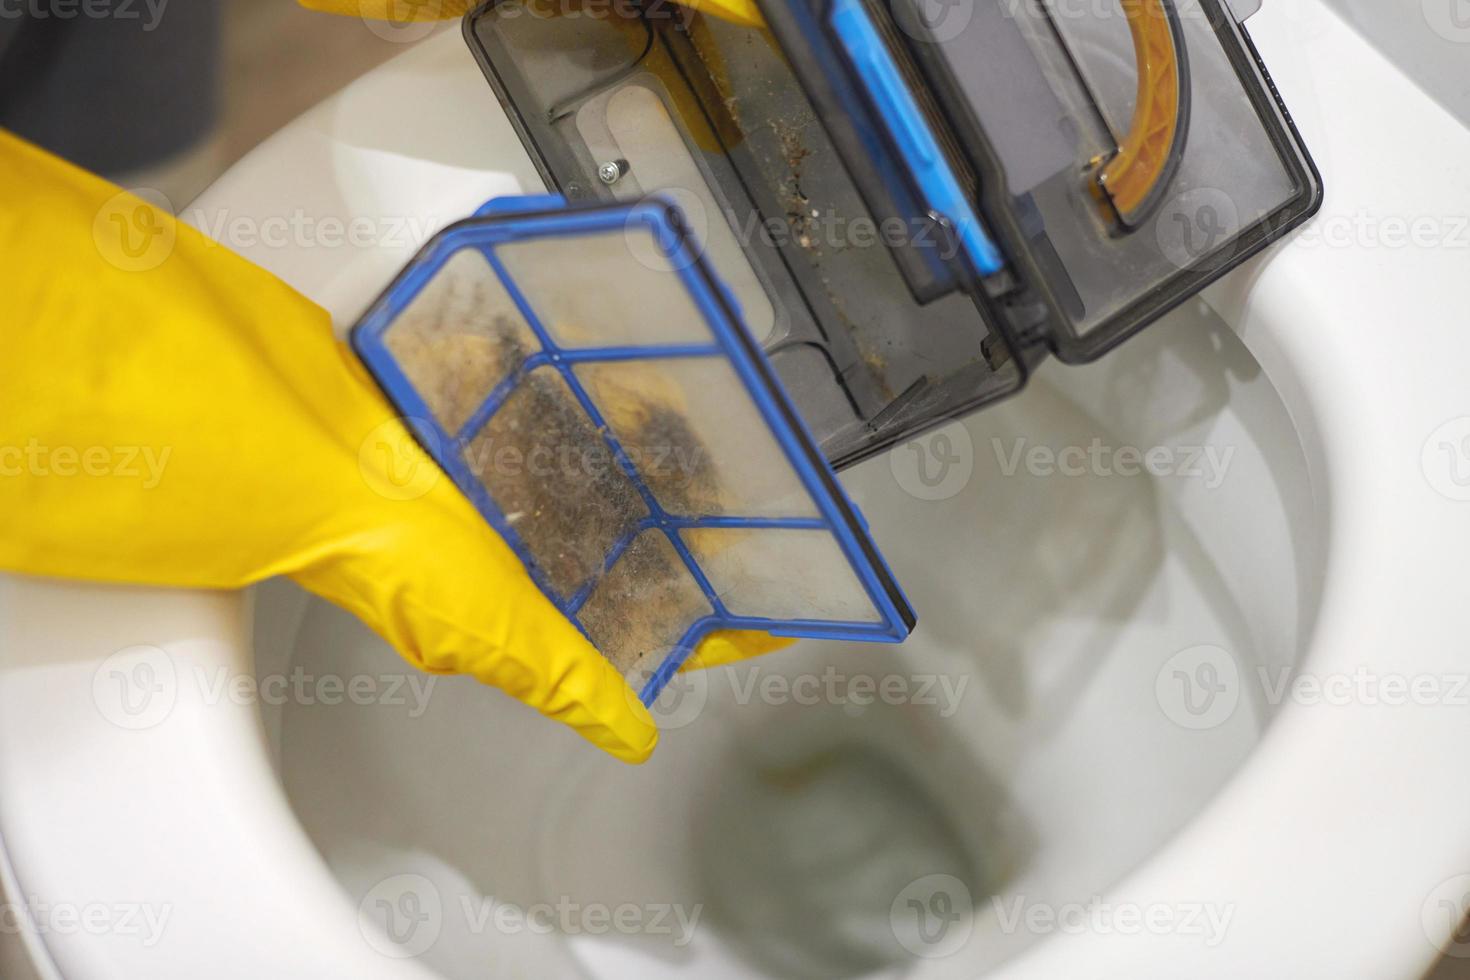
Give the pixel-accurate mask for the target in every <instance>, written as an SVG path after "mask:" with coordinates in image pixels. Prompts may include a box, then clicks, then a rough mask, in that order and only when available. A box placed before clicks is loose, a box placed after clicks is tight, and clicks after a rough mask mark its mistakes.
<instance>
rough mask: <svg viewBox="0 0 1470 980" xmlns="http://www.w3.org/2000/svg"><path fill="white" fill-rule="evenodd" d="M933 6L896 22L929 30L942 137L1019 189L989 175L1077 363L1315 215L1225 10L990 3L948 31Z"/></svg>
mask: <svg viewBox="0 0 1470 980" xmlns="http://www.w3.org/2000/svg"><path fill="white" fill-rule="evenodd" d="M924 4H925V0H899V2H898V6H897V7H896V8H895V10H894V15H895V17H896V18H897V19H898V20H899V22H900V23H902V24H906V25H910V26H912V25H915V24H921V25H924V29H923V30H920V31H918V32H917V33H913V34H911V35H905V39H906V40H905V43H904V44H903V45H902V47H903V48H904V49H905V50H906V51H907V52H908V53H909V54H911V55H912V56H913V57H914V58H916V59H917V60H918V61H919V63H921V64H922V65H923V66H925V68H926V69H927V70H928V75H929V77H930V78H932V79H933V80H934V83H935V85H936V86H937V90H938V91H939V92H940V94H941V96H942V100H941V101H942V102H943V103H944V106H945V112H943V113H941V114H938V115H936V117H935V118H934V119H933V120H931V122H932V125H933V126H934V127H936V128H938V129H941V130H945V131H951V132H954V133H956V134H957V138H958V140H959V141H960V142H961V143H962V144H963V145H964V146H965V148H966V150H967V151H969V154H970V156H971V157H974V158H975V159H983V158H984V157H985V156H986V153H987V152H993V154H994V155H995V157H996V158H998V159H997V162H998V163H999V165H1000V166H1001V167H1002V168H1003V180H1004V185H1005V189H1006V190H1008V191H1009V194H1008V195H1002V194H1000V193H997V191H998V190H999V189H1000V187H1001V183H1000V180H999V179H997V178H999V177H1000V176H1001V175H1000V174H997V173H995V171H994V170H993V169H991V170H989V171H988V172H987V179H982V181H981V187H982V189H987V190H988V191H989V192H990V194H991V198H990V202H989V203H988V205H987V207H988V208H989V213H988V217H989V218H990V219H991V220H992V221H994V222H996V223H997V224H998V225H999V226H1001V227H1003V228H1005V229H1006V230H1007V231H1008V232H1009V234H1010V240H1009V241H1008V242H1007V248H1008V250H1009V251H1010V252H1011V255H1010V258H1011V260H1012V263H1013V264H1014V265H1015V266H1016V267H1017V269H1018V271H1019V272H1020V273H1021V274H1022V277H1023V278H1024V279H1026V280H1027V281H1028V283H1029V284H1030V285H1031V286H1032V287H1033V288H1037V289H1040V290H1042V291H1043V292H1044V293H1045V294H1046V296H1047V305H1048V307H1049V308H1050V313H1051V315H1052V318H1053V321H1054V326H1055V327H1056V328H1057V329H1058V331H1059V332H1058V335H1057V336H1056V337H1055V338H1054V339H1055V340H1056V341H1057V343H1058V344H1059V345H1060V347H1061V348H1062V349H1064V350H1068V351H1071V352H1072V356H1073V357H1074V358H1076V357H1080V356H1092V355H1094V354H1095V353H1097V352H1100V351H1101V350H1102V349H1103V348H1104V347H1105V346H1106V345H1107V343H1108V341H1109V339H1110V338H1120V337H1121V336H1125V335H1127V334H1128V333H1131V332H1132V331H1133V330H1135V329H1137V328H1138V327H1139V326H1141V325H1142V324H1143V323H1146V322H1148V321H1149V320H1151V319H1153V318H1154V317H1156V316H1158V315H1159V314H1160V313H1161V312H1162V311H1163V310H1164V309H1167V308H1168V307H1169V306H1170V305H1173V304H1174V303H1177V302H1178V301H1179V300H1181V299H1183V298H1185V297H1187V296H1188V295H1189V294H1190V293H1192V292H1194V291H1196V290H1198V289H1199V288H1201V287H1202V286H1203V285H1204V283H1205V282H1206V281H1208V280H1209V279H1210V278H1212V277H1213V276H1214V275H1216V274H1218V273H1220V272H1221V271H1223V270H1225V269H1227V268H1229V267H1231V266H1233V265H1235V264H1237V263H1238V262H1239V261H1241V260H1242V259H1243V258H1244V257H1245V256H1246V255H1247V254H1250V253H1252V252H1253V251H1255V250H1256V249H1258V248H1259V247H1261V246H1262V245H1263V244H1264V242H1265V241H1266V240H1268V239H1269V238H1270V237H1274V236H1275V235H1278V234H1280V233H1281V232H1282V230H1283V229H1284V228H1285V227H1287V226H1288V225H1290V224H1292V223H1294V222H1296V221H1298V220H1300V219H1302V218H1304V217H1305V215H1306V214H1307V213H1309V212H1310V210H1311V209H1312V208H1313V207H1314V206H1315V203H1316V194H1317V190H1318V188H1317V187H1316V186H1315V180H1316V178H1315V176H1314V175H1313V174H1312V173H1311V165H1310V160H1309V159H1308V158H1307V156H1306V153H1305V149H1304V148H1303V147H1302V146H1301V144H1300V140H1299V138H1297V137H1296V136H1295V134H1294V133H1292V132H1291V131H1290V128H1289V126H1288V123H1287V120H1286V117H1285V115H1284V113H1283V111H1282V110H1281V108H1280V107H1279V105H1277V104H1275V93H1274V92H1273V91H1272V90H1271V88H1270V86H1269V84H1268V81H1267V79H1266V78H1265V77H1264V76H1263V75H1262V74H1261V73H1260V69H1259V66H1258V65H1257V64H1256V62H1255V60H1254V58H1253V57H1252V56H1251V53H1250V52H1249V50H1248V49H1247V47H1246V45H1245V43H1244V41H1243V39H1242V37H1241V35H1240V32H1239V29H1238V27H1237V26H1236V25H1235V23H1234V22H1233V21H1232V20H1231V14H1230V12H1229V10H1228V8H1225V7H1223V6H1221V4H1220V3H1219V2H1217V0H1126V2H1122V3H1119V2H1116V0H1110V2H1107V3H1103V4H1092V5H1078V4H1069V3H1066V2H1064V0H1041V2H1037V3H1026V4H1009V3H1003V2H999V0H982V2H980V3H979V4H976V5H975V11H974V16H973V17H972V18H969V19H968V20H962V19H960V18H957V17H956V18H951V19H949V20H948V21H947V22H946V24H944V25H933V24H929V23H928V22H927V21H925V20H924V18H923V16H922V11H923V9H924ZM974 123H978V131H977V130H976V129H975V126H974ZM982 147H983V148H985V149H984V150H982ZM992 167H993V165H992Z"/></svg>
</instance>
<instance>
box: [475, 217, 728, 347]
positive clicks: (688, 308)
mask: <svg viewBox="0 0 1470 980" xmlns="http://www.w3.org/2000/svg"><path fill="white" fill-rule="evenodd" d="M495 251H496V255H497V256H498V257H499V259H500V261H501V264H502V265H504V266H505V270H506V272H507V273H508V274H509V275H510V277H511V280H512V281H513V282H515V284H516V285H517V287H519V288H520V290H521V294H522V295H523V296H525V298H526V302H527V303H529V304H530V306H531V308H532V309H533V310H534V311H535V312H536V315H537V316H538V317H539V318H540V319H541V323H542V325H543V326H545V327H546V330H547V333H548V334H549V335H550V336H551V338H552V340H554V341H556V343H557V344H559V345H561V346H563V347H569V348H579V347H613V346H642V345H659V346H672V345H680V344H708V343H711V342H712V340H713V338H712V337H711V335H710V332H709V328H708V327H707V326H705V323H704V318H703V317H702V316H700V313H699V309H698V308H697V307H696V306H695V305H694V301H693V300H691V299H690V298H689V293H688V292H687V291H686V290H685V289H684V285H683V283H681V282H680V281H679V277H678V276H676V275H674V274H673V267H672V265H671V264H670V262H669V259H668V256H666V255H664V254H663V252H662V251H661V250H660V249H659V248H658V245H657V243H656V242H655V241H654V238H653V236H652V234H650V233H649V231H648V230H647V229H646V228H643V227H640V226H636V225H634V226H630V227H629V228H628V229H627V230H626V231H625V232H622V233H616V232H614V233H600V234H596V235H575V236H566V237H557V238H540V239H536V240H533V241H521V242H512V243H510V244H507V245H501V246H499V247H498V248H497V249H496V250H495ZM594 267H595V268H596V270H597V277H596V288H592V284H591V283H590V282H589V281H588V279H587V276H586V275H585V274H584V273H583V272H582V271H581V270H585V269H588V268H594Z"/></svg>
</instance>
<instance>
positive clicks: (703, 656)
mask: <svg viewBox="0 0 1470 980" xmlns="http://www.w3.org/2000/svg"><path fill="white" fill-rule="evenodd" d="M795 642H796V641H795V640H793V639H791V638H790V637H788V636H772V635H771V634H770V633H762V632H760V631H759V630H715V631H714V632H713V633H710V634H709V635H708V636H706V637H705V638H704V639H703V640H701V641H700V643H699V646H698V647H697V648H696V649H695V651H694V654H693V656H691V657H690V658H689V659H688V660H686V661H684V666H683V667H681V668H680V670H704V669H706V668H708V667H723V666H725V665H726V664H733V663H737V662H739V661H741V660H748V659H749V658H751V657H758V656H760V655H761V654H763V653H770V652H771V651H773V650H780V649H782V648H784V647H789V646H791V644H793V643H795Z"/></svg>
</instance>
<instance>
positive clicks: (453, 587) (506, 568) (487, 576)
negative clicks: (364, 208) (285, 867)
mask: <svg viewBox="0 0 1470 980" xmlns="http://www.w3.org/2000/svg"><path fill="white" fill-rule="evenodd" d="M0 173H3V174H5V176H6V183H7V186H8V190H7V191H6V192H5V193H4V194H3V195H0V261H3V263H4V268H5V269H6V275H5V283H6V295H5V298H4V307H3V308H4V312H5V315H4V317H3V318H0V370H3V371H4V373H5V376H4V378H3V381H0V569H5V570H9V571H14V572H21V573H28V574H35V575H47V576H58V577H65V578H79V579H90V580H96V581H113V582H135V583H146V584H157V585H170V586H193V587H205V588H239V587H242V586H245V585H248V584H250V583H252V582H257V581H259V580H261V579H264V578H267V577H269V576H273V575H287V576H290V577H291V578H293V579H295V580H296V581H297V582H299V583H300V584H301V585H303V586H304V587H305V588H307V589H309V590H311V591H312V592H314V593H316V594H318V595H320V596H322V597H324V598H326V599H329V600H331V601H332V602H335V603H337V604H338V605H340V606H342V607H344V608H346V609H348V610H350V611H351V612H353V613H355V614H356V615H357V616H358V617H360V618H361V619H362V620H363V621H365V622H366V623H367V624H368V625H370V626H371V627H372V628H373V629H375V630H376V631H377V632H378V633H379V634H380V635H382V636H383V637H384V639H386V640H387V641H388V642H389V643H391V644H392V645H393V646H394V647H395V648H396V649H397V650H398V651H399V652H400V653H402V654H403V656H404V657H406V658H407V659H408V660H410V661H411V662H413V663H414V664H416V665H418V666H420V667H422V668H423V669H425V670H428V671H433V672H438V673H465V674H471V675H473V676H474V677H476V678H478V679H479V680H481V681H483V682H485V683H487V684H492V685H494V686H496V687H499V688H501V689H502V690H504V691H506V692H507V693H509V694H511V695H512V696H514V697H516V698H519V699H520V700H522V701H524V702H526V703H527V704H529V705H531V706H532V707H534V708H536V709H537V710H539V711H541V712H542V713H544V714H546V715H548V716H550V717H552V718H556V719H558V720H559V721H562V722H565V723H566V724H568V725H571V726H572V727H573V728H575V729H576V730H577V731H578V732H580V733H581V734H582V735H583V736H584V737H585V738H587V739H588V740H589V741H591V742H593V743H594V744H596V745H597V746H599V747H600V748H602V749H604V750H606V751H607V752H609V753H611V754H612V755H614V756H617V757H618V758H620V759H624V760H627V761H630V762H638V761H642V760H643V759H645V758H647V757H648V755H649V753H650V752H652V751H653V747H654V744H655V743H656V741H657V737H658V736H657V731H656V729H655V727H654V724H653V721H652V719H651V718H650V717H649V715H648V712H647V711H646V710H645V709H644V707H643V706H642V705H641V704H640V703H639V702H638V699H637V697H636V695H635V694H634V692H633V691H632V690H631V689H629V687H628V686H627V685H626V684H625V683H624V681H623V679H622V678H621V677H620V676H619V675H618V673H617V672H616V671H615V670H614V669H613V667H612V666H611V665H610V664H609V663H608V662H607V660H605V659H604V658H603V657H602V656H601V655H600V654H599V653H598V652H597V651H596V650H594V649H593V648H592V646H591V645H590V644H589V643H588V642H587V640H586V639H585V638H583V636H582V635H581V633H580V632H578V631H577V629H576V628H575V627H574V626H572V624H571V623H570V622H568V621H567V620H566V619H565V618H564V617H563V616H562V615H561V614H560V613H559V612H558V611H557V610H556V608H555V607H554V606H553V605H552V604H551V603H550V601H548V600H547V599H546V597H545V596H544V595H543V594H542V593H541V591H540V590H539V589H538V588H537V587H536V586H535V584H534V583H533V582H532V581H531V580H530V578H529V577H528V576H527V575H526V573H525V570H524V568H523V566H522V565H521V563H520V561H519V560H518V559H517V558H516V556H515V554H514V552H512V551H511V549H510V548H509V547H508V546H507V545H506V544H505V543H504V542H503V541H502V540H501V539H500V537H499V536H497V535H496V534H495V532H494V531H493V530H492V529H491V528H490V527H489V526H488V525H487V524H486V523H485V521H484V520H483V519H482V518H481V517H480V515H479V514H478V512H476V510H475V509H474V507H473V506H472V505H471V504H470V503H469V502H468V501H467V500H465V498H464V497H463V496H462V495H461V494H460V492H459V491H458V489H456V488H455V486H454V485H453V483H451V482H450V480H449V479H448V478H447V477H445V476H443V475H442V474H441V472H440V471H439V469H438V467H437V465H436V464H435V463H434V462H433V460H432V459H430V458H429V457H428V456H427V455H426V454H424V453H423V451H422V450H421V449H420V448H419V446H418V445H417V444H416V443H415V442H414V440H413V439H412V437H411V436H410V435H409V434H408V432H407V430H406V429H405V428H404V427H403V426H402V425H401V424H400V423H399V421H398V420H397V419H396V418H395V416H394V413H393V410H392V409H391V407H390V406H389V405H388V403H387V402H386V401H385V400H384V399H383V398H382V397H381V396H380V394H379V392H378V390H377V388H376V387H375V386H374V385H373V383H372V381H371V380H370V379H369V378H368V377H367V375H366V373H365V372H364V371H363V370H362V369H361V367H360V366H359V364H358V363H357V361H356V359H355V358H354V357H353V356H352V354H351V353H350V352H348V351H347V350H346V349H345V348H344V347H342V346H341V345H340V344H338V343H337V341H336V340H335V339H334V338H333V335H332V331H331V323H330V320H329V318H328V316H327V313H326V312H325V311H324V310H322V309H321V308H319V307H317V306H316V305H314V304H313V303H311V302H310V301H309V300H307V299H306V298H304V297H303V296H301V295H300V294H298V293H296V292H295V291H294V290H292V289H291V288H290V287H288V286H286V285H285V284H284V283H282V282H281V281H280V280H278V279H276V278H275V277H273V276H272V275H270V274H269V273H267V272H265V271H264V270H262V269H260V268H257V267H256V266H254V265H252V264H250V263H249V262H247V261H245V260H244V259H242V258H240V257H239V256H237V255H235V254H233V253H232V252H230V251H229V250H228V249H227V248H225V247H223V246H219V245H215V244H213V243H211V242H209V241H207V240H206V239H205V238H204V237H203V236H202V235H201V234H199V233H198V232H196V231H194V230H193V229H191V228H188V227H186V226H183V225H179V224H176V223H175V222H174V220H173V218H172V217H171V216H169V215H168V214H167V213H166V212H163V211H159V210H156V209H154V208H152V207H151V206H149V205H148V204H147V203H145V202H143V201H141V200H139V199H137V198H135V197H133V196H131V195H128V194H123V193H121V192H119V191H118V189H117V188H116V187H114V186H112V185H110V184H108V183H107V182H105V181H103V180H101V179H100V178H97V177H94V176H92V175H90V174H87V173H85V172H83V171H80V170H78V169H76V168H74V167H72V166H70V165H68V164H66V163H64V162H62V161H60V160H58V159H56V158H55V157H52V156H50V155H49V154H47V153H45V152H43V151H42V150H40V149H38V148H36V147H33V146H31V145H29V144H27V143H25V142H23V141H21V140H19V139H18V138H16V137H14V136H11V135H9V134H7V133H4V132H0ZM779 645H782V641H778V640H774V639H772V638H771V637H769V636H766V635H764V634H752V633H722V634H716V635H713V636H711V637H710V638H709V639H707V640H706V641H705V643H704V644H703V645H702V646H701V648H700V650H699V651H698V653H697V654H696V659H698V660H699V661H700V662H701V663H702V664H704V665H709V664H713V663H721V662H727V661H730V660H735V659H739V658H741V657H744V656H749V655H752V654H755V653H760V652H764V651H765V650H768V649H772V648H774V647H775V646H779Z"/></svg>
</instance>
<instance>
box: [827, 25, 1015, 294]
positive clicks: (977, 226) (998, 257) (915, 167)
mask: <svg viewBox="0 0 1470 980" xmlns="http://www.w3.org/2000/svg"><path fill="white" fill-rule="evenodd" d="M831 24H832V29H833V31H834V32H835V33H836V35H837V39H838V40H839V41H840V42H841V43H842V46H843V48H844V50H845V51H846V53H847V57H848V60H849V61H850V62H851V64H852V66H853V68H854V70H856V71H857V73H858V75H859V76H860V78H861V80H862V82H863V85H864V86H865V87H866V89H867V91H868V94H869V95H871V96H872V98H873V101H874V102H875V103H876V104H877V108H878V113H879V115H880V116H881V117H882V119H883V121H884V124H885V127H886V128H887V130H888V133H889V135H890V136H892V137H893V142H894V143H895V144H896V145H897V147H898V151H899V154H900V155H901V156H902V157H903V162H904V165H905V166H906V167H908V169H909V172H910V173H911V174H913V177H914V180H915V181H916V182H917V183H918V185H919V187H920V190H921V192H922V193H923V195H924V197H925V199H926V203H927V204H928V205H929V207H931V208H933V209H934V210H935V211H937V212H938V213H940V214H942V215H944V216H945V217H946V218H948V219H949V220H950V222H951V224H953V225H954V230H955V234H956V235H957V236H958V237H959V240H960V245H961V246H962V247H963V248H964V250H965V254H966V255H967V256H968V257H969V259H970V262H971V263H972V264H973V265H974V266H975V268H976V270H977V271H978V272H979V273H980V274H981V275H985V276H988V275H992V274H993V273H996V272H999V271H1000V270H1001V269H1003V268H1004V267H1005V257H1004V256H1003V255H1002V254H1001V251H1000V249H999V248H998V247H997V246H996V244H995V242H993V241H991V239H990V236H989V235H987V234H986V233H985V227H984V225H982V224H981V223H980V217H979V215H977V214H976V213H975V209H974V207H973V206H972V205H971V203H970V200H969V198H968V197H967V196H966V195H965V192H964V189H963V188H962V187H961V186H960V182H959V180H958V179H957V178H956V177H955V175H954V171H953V170H951V169H950V166H949V163H948V161H946V160H945V158H944V151H943V150H942V149H941V148H940V146H939V141H938V140H937V139H935V137H934V133H933V132H932V131H931V130H930V129H929V124H928V123H926V122H925V121H924V116H923V113H922V112H921V111H920V110H919V104H918V103H917V102H916V101H915V100H914V97H913V94H912V93H911V92H909V89H908V86H907V85H906V84H905V83H904V80H903V76H902V75H901V74H900V73H899V70H898V65H897V64H896V63H895V62H894V60H893V56H892V55H891V54H889V52H888V48H887V46H885V45H884V43H883V38H882V36H881V35H879V33H878V28H877V27H876V26H875V25H874V24H873V21H872V18H870V17H869V16H868V12H867V10H866V8H864V6H863V0H834V2H833V4H832V16H831Z"/></svg>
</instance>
